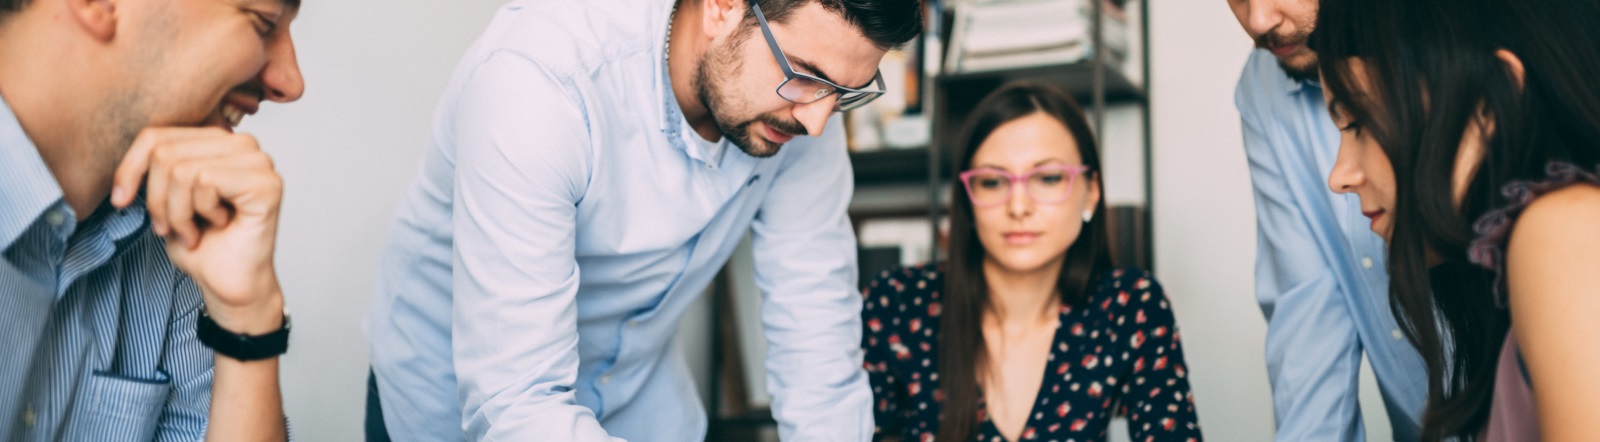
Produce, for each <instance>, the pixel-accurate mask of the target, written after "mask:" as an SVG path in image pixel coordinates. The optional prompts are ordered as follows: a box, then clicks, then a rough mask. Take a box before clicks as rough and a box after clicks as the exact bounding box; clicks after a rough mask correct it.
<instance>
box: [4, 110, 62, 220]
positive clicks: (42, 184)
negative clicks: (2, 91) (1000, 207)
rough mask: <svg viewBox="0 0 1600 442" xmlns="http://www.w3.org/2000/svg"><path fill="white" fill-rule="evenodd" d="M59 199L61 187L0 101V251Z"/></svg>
mask: <svg viewBox="0 0 1600 442" xmlns="http://www.w3.org/2000/svg"><path fill="white" fill-rule="evenodd" d="M61 198H62V193H61V186H60V185H59V184H57V183H56V178H55V175H52V174H51V173H50V168H49V167H47V166H45V164H44V158H43V157H41V156H39V148H38V147H36V146H34V144H33V140H30V139H28V134H27V133H26V132H23V130H22V123H20V122H18V121H17V116H16V114H15V113H13V112H12V111H11V106H9V105H8V104H7V103H6V102H5V99H4V98H0V250H4V249H6V248H9V247H11V243H12V242H15V241H16V240H17V237H19V236H21V235H22V232H23V231H25V230H27V229H28V227H29V226H31V225H33V223H34V221H36V220H38V219H39V217H40V216H42V215H43V214H44V211H45V210H46V209H49V208H50V206H52V205H54V204H55V203H57V202H59V201H61Z"/></svg>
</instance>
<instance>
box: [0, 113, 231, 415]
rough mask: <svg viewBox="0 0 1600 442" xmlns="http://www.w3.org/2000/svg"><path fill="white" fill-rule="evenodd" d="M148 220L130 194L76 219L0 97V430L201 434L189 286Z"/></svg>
mask: <svg viewBox="0 0 1600 442" xmlns="http://www.w3.org/2000/svg"><path fill="white" fill-rule="evenodd" d="M148 220H149V218H148V217H147V216H146V215H145V211H144V202H143V199H142V198H140V200H137V201H135V202H134V204H132V205H131V206H129V207H128V209H126V210H116V209H113V208H111V207H110V205H102V206H101V207H100V209H99V210H98V211H96V213H94V214H93V215H91V216H89V217H88V218H87V219H85V220H83V221H82V222H80V221H78V220H77V215H76V214H74V212H73V210H72V207H70V206H68V205H67V203H66V200H64V199H62V193H61V187H60V186H59V185H57V184H56V180H55V177H54V175H52V174H51V173H50V169H49V168H48V167H46V166H45V163H44V160H43V159H42V158H40V156H39V150H38V148H36V147H34V144H33V142H32V141H30V140H29V139H28V136H27V134H26V133H24V132H23V130H22V126H20V125H19V124H18V123H17V118H16V116H15V115H13V114H12V112H11V109H10V107H8V106H7V105H6V104H5V102H3V101H0V252H4V254H3V259H0V341H3V342H4V343H3V344H0V440H6V441H97V442H99V441H107V442H113V441H151V440H156V441H198V440H202V439H203V438H204V436H205V429H206V419H207V416H208V411H209V410H210V403H211V376H212V371H211V370H212V353H211V350H210V349H207V348H205V347H204V346H203V345H201V344H200V341H199V340H198V339H196V338H195V329H194V325H195V317H196V314H197V313H198V312H199V311H200V305H201V300H200V291H199V289H198V288H197V287H196V286H195V284H194V281H193V280H190V279H189V278H188V277H186V276H183V274H181V273H179V272H178V269H177V268H176V267H174V266H173V265H172V263H171V261H168V259H167V253H166V248H165V246H164V244H163V241H162V240H161V239H160V238H158V237H156V236H155V234H153V233H151V232H150V229H149V223H148Z"/></svg>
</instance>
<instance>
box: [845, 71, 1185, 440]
mask: <svg viewBox="0 0 1600 442" xmlns="http://www.w3.org/2000/svg"><path fill="white" fill-rule="evenodd" d="M966 133H967V136H966V139H965V142H964V144H963V145H962V147H963V152H962V155H961V157H960V159H959V165H960V166H961V168H960V169H959V170H962V171H963V172H961V174H960V175H959V178H958V179H957V180H955V182H954V183H952V185H953V186H955V189H953V190H955V193H954V195H956V197H955V201H953V204H952V211H951V212H952V213H951V220H950V227H951V230H950V243H949V247H950V249H949V250H948V252H949V253H948V255H947V256H949V262H948V263H945V264H942V265H927V266H919V267H909V268H902V269H892V270H888V271H885V272H883V273H882V274H880V275H879V276H878V278H877V279H876V280H874V281H872V282H871V283H870V285H869V287H868V288H867V290H866V292H865V293H864V295H863V296H865V308H864V309H863V311H862V323H863V326H864V328H865V330H864V331H863V336H862V347H863V348H864V349H865V351H866V364H865V365H866V369H867V373H868V375H869V377H870V379H871V384H872V393H873V396H874V397H875V398H874V399H875V401H874V403H875V408H874V410H875V412H874V418H875V419H876V423H877V428H876V431H875V433H876V436H875V439H879V440H882V439H896V438H898V439H899V440H903V441H928V440H932V439H934V438H935V436H937V440H940V441H969V440H980V441H995V440H1006V441H1019V440H1079V441H1086V440H1104V439H1105V438H1106V430H1107V428H1108V427H1109V424H1110V421H1111V418H1112V416H1113V415H1125V416H1127V418H1128V432H1129V434H1130V435H1131V436H1132V438H1133V440H1135V441H1198V440H1200V426H1199V423H1198V421H1197V420H1196V417H1195V410H1194V397H1193V395H1192V394H1190V392H1189V381H1188V377H1187V373H1186V370H1187V368H1186V367H1185V365H1184V360H1183V348H1182V346H1181V345H1180V344H1179V335H1178V329H1177V323H1176V322H1175V321H1174V319H1173V314H1172V309H1171V305H1170V303H1169V302H1168V301H1167V299H1166V298H1165V296H1164V295H1163V294H1162V291H1161V286H1160V285H1159V284H1157V283H1156V281H1155V279H1154V278H1153V277H1152V276H1150V275H1149V274H1147V273H1145V272H1143V271H1140V270H1138V269H1117V268H1113V267H1112V264H1111V255H1110V247H1109V245H1108V243H1107V235H1106V225H1105V222H1104V218H1105V217H1104V213H1105V203H1104V202H1103V201H1101V198H1100V195H1101V189H1100V187H1101V177H1100V173H1099V165H1100V164H1099V163H1100V161H1099V157H1098V155H1097V154H1096V153H1095V152H1096V149H1095V144H1094V137H1093V135H1092V134H1091V133H1090V130H1089V125H1088V123H1087V122H1086V121H1085V119H1084V117H1083V112H1082V111H1081V110H1080V109H1079V108H1078V107H1077V105H1076V104H1074V103H1073V101H1072V98H1071V97H1070V96H1068V95H1067V94H1066V93H1065V92H1062V91H1060V90H1059V89H1056V88H1054V87H1050V86H1045V85H1038V84H1030V83H1018V84H1012V85H1008V86H1006V87H1003V88H1001V89H1000V90H998V91H995V92H994V93H993V94H991V95H990V96H989V97H987V98H985V99H984V100H983V102H981V103H980V104H979V105H978V107H977V109H975V110H974V112H973V117H972V118H971V119H970V121H969V124H968V128H967V132H966Z"/></svg>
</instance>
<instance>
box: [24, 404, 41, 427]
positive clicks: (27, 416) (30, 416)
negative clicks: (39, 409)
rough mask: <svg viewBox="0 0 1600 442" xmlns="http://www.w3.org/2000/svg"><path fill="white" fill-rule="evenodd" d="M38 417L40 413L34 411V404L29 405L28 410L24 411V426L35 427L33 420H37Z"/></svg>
mask: <svg viewBox="0 0 1600 442" xmlns="http://www.w3.org/2000/svg"><path fill="white" fill-rule="evenodd" d="M38 417H39V415H38V414H36V413H34V412H33V405H31V404H30V405H28V409H27V411H23V412H22V426H24V427H28V428H33V422H34V421H35V420H37V419H38Z"/></svg>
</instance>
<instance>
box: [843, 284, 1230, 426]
mask: <svg viewBox="0 0 1600 442" xmlns="http://www.w3.org/2000/svg"><path fill="white" fill-rule="evenodd" d="M1091 286H1093V287H1096V289H1095V290H1094V291H1093V293H1091V294H1090V295H1089V296H1088V297H1087V298H1086V299H1087V302H1085V303H1084V304H1083V305H1072V306H1062V307H1061V318H1060V325H1059V326H1058V328H1057V329H1056V335H1055V345H1053V346H1052V347H1051V348H1052V349H1051V353H1050V359H1049V362H1048V364H1047V367H1046V370H1045V372H1044V373H1041V376H1044V382H1043V383H1042V384H1041V385H1040V390H1039V393H1038V395H1037V397H1036V398H1035V399H1034V400H1035V403H1034V405H1033V409H1032V411H1030V416H1029V417H1028V421H1027V424H1026V425H1025V427H1024V429H1023V431H1022V433H1021V440H1024V441H1031V440H1038V441H1062V442H1065V441H1074V442H1084V441H1099V440H1105V439H1106V430H1107V428H1108V427H1109V426H1110V422H1111V417H1112V416H1113V413H1115V414H1116V415H1123V416H1127V418H1128V433H1129V435H1130V436H1131V437H1132V440H1134V441H1135V442H1145V441H1199V440H1201V437H1200V425H1199V422H1198V420H1197V418H1196V416H1195V410H1194V395H1193V394H1192V393H1190V391H1189V380H1188V373H1187V371H1188V368H1187V367H1185V365H1184V361H1183V347H1182V345H1180V344H1179V333H1178V328H1177V323H1176V322H1175V321H1174V319H1173V315H1172V309H1171V305H1170V303H1169V302H1168V301H1167V299H1166V297H1165V296H1164V295H1163V294H1162V291H1161V286H1160V285H1159V284H1157V283H1156V281H1155V279H1153V278H1152V277H1151V276H1150V275H1148V274H1146V273H1144V272H1143V271H1140V270H1137V269H1120V270H1114V271H1111V272H1108V273H1107V274H1105V275H1103V276H1102V277H1101V278H1100V279H1099V280H1098V281H1097V282H1095V283H1093V284H1092V285H1091ZM943 288H944V279H943V275H942V272H941V271H940V270H939V269H936V268H933V267H928V266H919V267H907V268H898V269H892V270H888V271H884V272H883V273H881V274H879V275H878V277H877V278H876V279H875V280H873V281H872V282H871V283H870V284H869V286H868V287H867V289H866V290H864V292H863V296H864V297H865V306H864V308H863V310H862V313H861V315H862V317H861V319H862V324H863V326H864V328H865V330H864V331H863V334H862V348H863V349H864V350H865V352H866V361H865V366H866V370H867V374H868V377H869V379H870V382H871V384H872V394H873V399H874V407H873V410H874V411H873V415H874V416H873V417H874V418H875V419H876V427H875V429H874V439H875V440H882V439H884V438H886V437H890V436H898V437H899V438H900V440H901V441H905V442H914V441H916V442H925V441H932V440H933V438H934V435H935V434H937V433H938V432H939V421H938V419H939V410H940V401H941V400H942V397H943V396H942V394H941V393H940V390H939V373H938V365H939V363H938V361H939V358H938V351H939V348H938V335H939V332H938V330H939V314H940V310H941V308H942V307H941V303H940V297H939V293H940V292H941V291H942V290H943ZM978 408H979V409H978V419H979V423H978V426H977V427H976V428H975V431H976V435H975V438H974V440H975V441H980V442H999V441H1003V440H1005V439H1004V438H1003V437H1001V436H1000V432H999V430H998V429H996V428H995V425H994V423H993V422H992V421H991V420H989V419H988V417H987V416H985V413H984V410H983V404H982V403H981V400H980V403H979V405H978Z"/></svg>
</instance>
